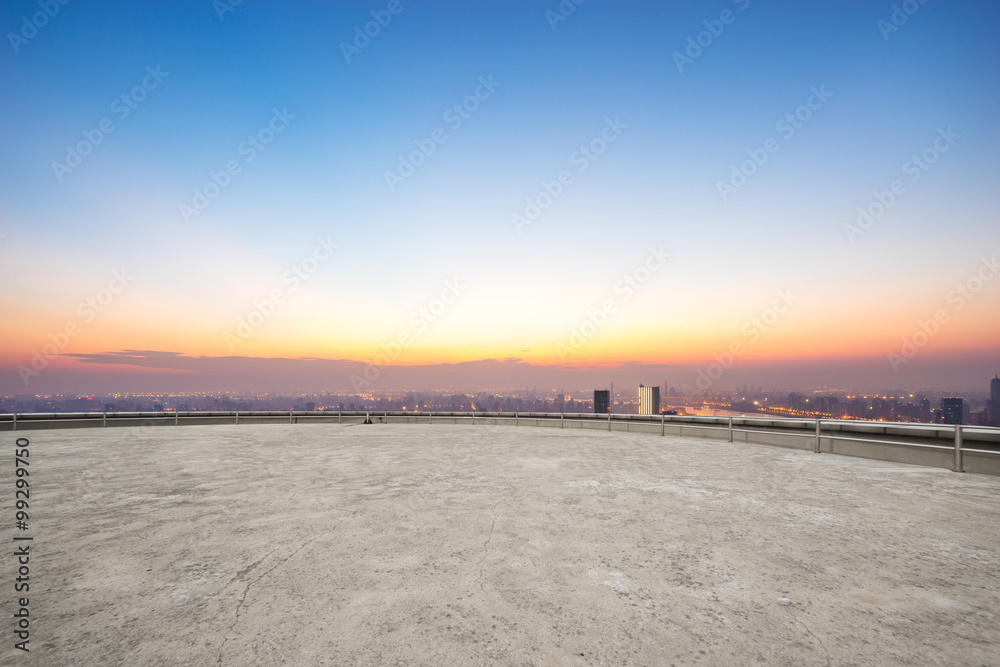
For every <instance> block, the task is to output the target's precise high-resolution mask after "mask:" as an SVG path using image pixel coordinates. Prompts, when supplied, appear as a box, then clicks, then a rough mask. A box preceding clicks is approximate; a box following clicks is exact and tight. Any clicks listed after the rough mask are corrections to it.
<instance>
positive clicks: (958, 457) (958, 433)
mask: <svg viewBox="0 0 1000 667" xmlns="http://www.w3.org/2000/svg"><path fill="white" fill-rule="evenodd" d="M955 472H965V471H964V470H962V425H961V424H955Z"/></svg>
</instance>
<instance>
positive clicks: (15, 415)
mask: <svg viewBox="0 0 1000 667" xmlns="http://www.w3.org/2000/svg"><path fill="white" fill-rule="evenodd" d="M11 430H12V431H16V430H17V413H16V412H15V413H14V428H12V429H11Z"/></svg>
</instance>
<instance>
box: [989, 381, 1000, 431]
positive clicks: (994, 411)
mask: <svg viewBox="0 0 1000 667" xmlns="http://www.w3.org/2000/svg"><path fill="white" fill-rule="evenodd" d="M986 421H987V423H988V424H989V425H990V426H1000V376H997V375H995V376H993V379H992V380H990V400H988V401H987V402H986Z"/></svg>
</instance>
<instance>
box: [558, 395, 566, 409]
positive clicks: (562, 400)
mask: <svg viewBox="0 0 1000 667" xmlns="http://www.w3.org/2000/svg"><path fill="white" fill-rule="evenodd" d="M556 410H558V411H559V412H566V394H556Z"/></svg>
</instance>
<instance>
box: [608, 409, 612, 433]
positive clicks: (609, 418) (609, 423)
mask: <svg viewBox="0 0 1000 667" xmlns="http://www.w3.org/2000/svg"><path fill="white" fill-rule="evenodd" d="M608 430H609V431H610V430H611V410H608Z"/></svg>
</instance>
